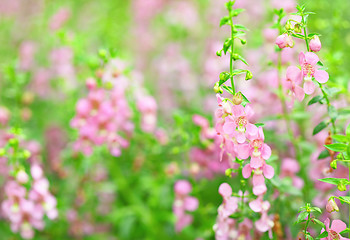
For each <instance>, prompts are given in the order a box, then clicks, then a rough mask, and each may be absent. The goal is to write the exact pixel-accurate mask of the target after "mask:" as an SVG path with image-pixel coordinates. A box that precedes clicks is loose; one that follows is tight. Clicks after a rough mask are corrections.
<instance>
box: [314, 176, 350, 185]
mask: <svg viewBox="0 0 350 240" xmlns="http://www.w3.org/2000/svg"><path fill="white" fill-rule="evenodd" d="M318 181H321V182H325V183H329V184H333V185H337V186H338V185H339V184H344V185H349V184H350V182H349V180H347V179H346V178H323V179H318Z"/></svg>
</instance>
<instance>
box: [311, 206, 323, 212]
mask: <svg viewBox="0 0 350 240" xmlns="http://www.w3.org/2000/svg"><path fill="white" fill-rule="evenodd" d="M310 211H311V212H319V213H322V211H321V209H320V208H318V207H311V208H310Z"/></svg>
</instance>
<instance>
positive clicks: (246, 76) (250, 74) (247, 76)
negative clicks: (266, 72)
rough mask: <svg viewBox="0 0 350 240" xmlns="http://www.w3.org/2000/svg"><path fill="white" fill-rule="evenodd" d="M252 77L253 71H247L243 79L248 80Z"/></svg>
mask: <svg viewBox="0 0 350 240" xmlns="http://www.w3.org/2000/svg"><path fill="white" fill-rule="evenodd" d="M252 78H253V73H252V72H251V71H247V73H246V75H245V80H249V79H252Z"/></svg>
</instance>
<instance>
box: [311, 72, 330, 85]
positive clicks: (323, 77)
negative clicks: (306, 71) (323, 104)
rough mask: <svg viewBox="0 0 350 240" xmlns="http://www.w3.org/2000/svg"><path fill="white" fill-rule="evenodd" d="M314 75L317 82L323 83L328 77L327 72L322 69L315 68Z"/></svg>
mask: <svg viewBox="0 0 350 240" xmlns="http://www.w3.org/2000/svg"><path fill="white" fill-rule="evenodd" d="M314 77H315V79H316V80H317V82H319V83H325V82H327V81H328V79H329V75H328V73H327V72H326V71H324V70H316V71H315V74H314Z"/></svg>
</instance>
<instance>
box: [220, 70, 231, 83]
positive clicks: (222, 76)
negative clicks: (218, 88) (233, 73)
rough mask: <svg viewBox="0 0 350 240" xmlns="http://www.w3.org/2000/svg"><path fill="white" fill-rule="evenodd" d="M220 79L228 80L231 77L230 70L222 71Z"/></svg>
mask: <svg viewBox="0 0 350 240" xmlns="http://www.w3.org/2000/svg"><path fill="white" fill-rule="evenodd" d="M219 78H220V81H226V80H227V79H229V78H230V73H229V72H222V73H220V76H219Z"/></svg>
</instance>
